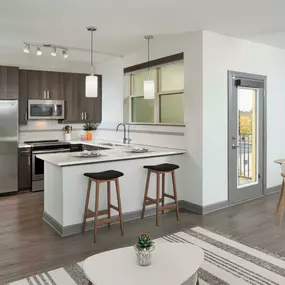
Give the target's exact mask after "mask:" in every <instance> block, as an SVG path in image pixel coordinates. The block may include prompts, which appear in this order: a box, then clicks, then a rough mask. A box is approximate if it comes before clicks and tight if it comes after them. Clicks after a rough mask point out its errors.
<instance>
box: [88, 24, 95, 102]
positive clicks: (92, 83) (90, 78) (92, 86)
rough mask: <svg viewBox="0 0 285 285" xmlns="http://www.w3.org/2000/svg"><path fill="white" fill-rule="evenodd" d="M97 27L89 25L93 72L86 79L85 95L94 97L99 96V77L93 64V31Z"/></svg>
mask: <svg viewBox="0 0 285 285" xmlns="http://www.w3.org/2000/svg"><path fill="white" fill-rule="evenodd" d="M96 30H97V29H96V28H95V27H87V31H89V32H90V33H91V74H90V75H88V76H86V80H85V97H88V98H92V97H93V98H94V97H97V96H98V77H97V76H95V75H94V65H93V32H95V31H96Z"/></svg>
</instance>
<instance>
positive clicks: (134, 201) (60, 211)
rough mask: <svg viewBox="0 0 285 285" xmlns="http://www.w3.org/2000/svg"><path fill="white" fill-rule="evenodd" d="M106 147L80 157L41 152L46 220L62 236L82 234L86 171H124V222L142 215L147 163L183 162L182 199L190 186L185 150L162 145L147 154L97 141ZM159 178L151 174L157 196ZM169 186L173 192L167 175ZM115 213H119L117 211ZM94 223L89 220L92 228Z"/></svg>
mask: <svg viewBox="0 0 285 285" xmlns="http://www.w3.org/2000/svg"><path fill="white" fill-rule="evenodd" d="M93 145H94V146H98V147H104V148H105V149H104V150H100V153H101V155H100V156H99V157H93V158H91V157H89V158H85V157H84V158H83V157H77V156H76V155H75V154H74V153H57V154H43V155H38V158H39V159H42V160H44V167H45V173H44V216H43V218H44V220H45V221H46V222H47V223H48V224H49V225H50V226H52V227H53V228H54V229H55V230H56V231H57V232H58V233H59V234H60V235H61V236H68V235H71V234H75V233H79V232H80V231H81V225H82V220H83V212H84V203H85V197H86V190H87V182H88V180H87V178H86V177H85V176H84V175H83V174H84V173H86V172H101V171H105V170H118V171H121V172H123V173H124V176H123V177H121V178H120V188H121V200H122V210H123V216H124V221H127V220H132V219H136V218H138V217H139V216H140V211H141V208H142V203H143V195H144V187H145V181H146V170H145V169H144V168H143V166H144V165H153V164H160V163H166V162H167V163H175V164H178V165H180V169H179V170H178V171H177V188H178V198H179V196H180V193H181V192H182V191H184V189H183V187H187V185H186V183H183V177H185V174H183V173H184V171H185V170H184V168H183V165H184V159H185V156H184V155H182V154H185V153H186V151H185V150H181V149H170V148H160V147H149V146H147V148H148V152H146V153H131V152H129V150H130V149H131V146H126V145H119V144H114V145H112V144H110V145H109V146H106V144H103V143H101V144H100V143H96V144H93ZM155 183H156V179H155V177H151V181H150V196H152V195H153V196H154V195H155V193H154V190H155ZM94 184H95V183H93V185H92V190H91V198H90V201H91V202H90V205H89V207H90V208H91V209H92V208H93V209H94V204H95V198H94V192H95V189H94V187H95V185H94ZM113 187H114V185H112V186H111V194H112V195H111V196H112V203H114V204H115V205H116V201H115V198H116V195H114V194H115V193H114V192H113V191H115V189H114V188H113ZM165 187H166V188H165V189H166V192H167V191H172V185H171V180H170V177H166V182H165ZM105 188H106V185H103V184H101V185H100V202H99V210H103V209H106V205H107V197H106V193H107V190H106V189H105ZM112 215H117V213H116V212H115V211H114V212H113V213H112ZM91 221H92V223H91V222H90V223H87V229H88V228H89V229H91V227H92V226H93V219H91Z"/></svg>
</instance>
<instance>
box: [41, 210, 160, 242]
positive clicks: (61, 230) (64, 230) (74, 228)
mask: <svg viewBox="0 0 285 285" xmlns="http://www.w3.org/2000/svg"><path fill="white" fill-rule="evenodd" d="M155 213H156V211H155V207H148V208H147V209H146V210H145V218H147V217H150V216H153V215H155ZM140 218H141V210H137V211H132V212H129V213H125V214H123V221H124V222H129V221H133V220H138V219H140ZM43 220H44V221H45V222H46V223H47V224H49V226H51V227H52V228H53V229H54V230H55V231H56V232H57V233H58V234H59V235H60V236H61V237H67V236H70V235H74V234H78V233H81V231H82V223H79V224H75V225H71V226H66V227H63V226H61V225H60V224H59V223H58V222H57V221H56V220H55V219H54V218H52V217H51V216H50V215H49V214H47V213H46V212H43ZM104 226H105V225H104ZM93 229H94V222H93V220H92V221H87V222H86V231H91V230H93Z"/></svg>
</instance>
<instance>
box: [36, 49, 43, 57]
mask: <svg viewBox="0 0 285 285" xmlns="http://www.w3.org/2000/svg"><path fill="white" fill-rule="evenodd" d="M42 54H43V52H42V51H41V48H40V47H37V55H38V56H40V55H42Z"/></svg>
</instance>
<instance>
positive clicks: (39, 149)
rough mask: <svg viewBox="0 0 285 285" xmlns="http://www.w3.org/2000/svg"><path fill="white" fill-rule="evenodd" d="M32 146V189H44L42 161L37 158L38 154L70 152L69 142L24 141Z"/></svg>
mask: <svg viewBox="0 0 285 285" xmlns="http://www.w3.org/2000/svg"><path fill="white" fill-rule="evenodd" d="M25 143H27V144H30V145H31V147H32V166H31V168H32V169H31V170H32V191H41V190H44V161H43V160H41V159H39V158H37V155H39V154H46V153H59V152H70V144H69V143H68V142H60V141H57V140H55V141H33V142H25Z"/></svg>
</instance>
